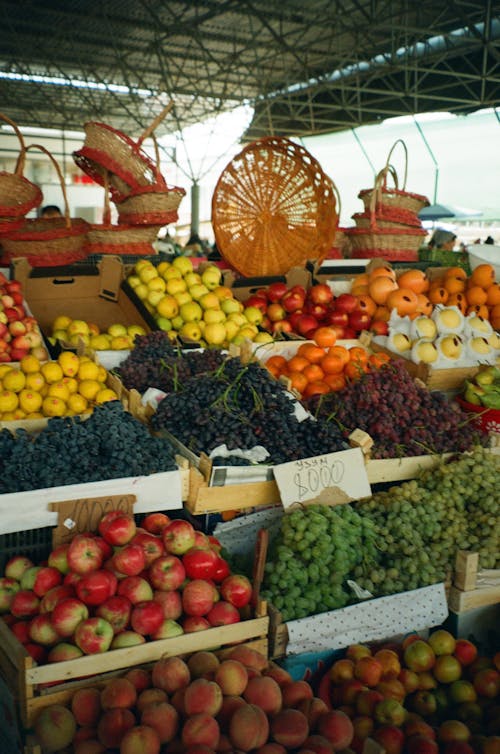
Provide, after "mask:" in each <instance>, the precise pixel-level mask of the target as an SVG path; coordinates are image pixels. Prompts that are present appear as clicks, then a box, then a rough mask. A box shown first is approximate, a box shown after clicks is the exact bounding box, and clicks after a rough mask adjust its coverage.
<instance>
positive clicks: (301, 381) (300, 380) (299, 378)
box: [288, 372, 308, 395]
mask: <svg viewBox="0 0 500 754" xmlns="http://www.w3.org/2000/svg"><path fill="white" fill-rule="evenodd" d="M288 377H289V379H290V386H291V387H293V388H295V390H297V392H298V393H300V394H301V395H302V393H303V392H304V390H305V389H306V386H307V385H308V380H307V377H306V376H305V374H302V372H289V374H288Z"/></svg>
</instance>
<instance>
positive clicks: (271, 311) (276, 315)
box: [266, 303, 286, 322]
mask: <svg viewBox="0 0 500 754" xmlns="http://www.w3.org/2000/svg"><path fill="white" fill-rule="evenodd" d="M266 313H267V316H268V317H269V319H270V320H271V322H280V321H281V320H282V319H285V317H286V311H285V309H284V308H283V307H282V306H281V304H278V303H275V304H269V306H268V307H267V309H266Z"/></svg>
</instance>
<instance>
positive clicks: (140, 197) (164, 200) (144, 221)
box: [116, 186, 186, 226]
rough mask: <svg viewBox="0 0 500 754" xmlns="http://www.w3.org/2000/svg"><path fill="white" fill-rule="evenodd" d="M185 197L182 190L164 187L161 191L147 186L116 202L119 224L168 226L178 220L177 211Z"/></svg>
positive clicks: (184, 192) (176, 187)
mask: <svg viewBox="0 0 500 754" xmlns="http://www.w3.org/2000/svg"><path fill="white" fill-rule="evenodd" d="M185 195H186V191H185V190H184V189H183V188H180V187H178V186H174V187H172V188H169V187H167V186H165V188H164V189H163V190H161V189H159V188H158V187H156V186H149V187H148V188H145V189H142V190H141V191H133V192H131V193H130V194H129V195H128V196H127V197H126V198H125V199H122V200H121V201H119V202H116V209H117V210H118V222H119V224H120V225H121V224H123V223H126V224H129V225H160V226H162V225H168V224H169V223H175V222H177V220H178V219H179V215H178V213H177V210H178V208H179V204H180V203H181V201H182V199H183V198H184V196H185Z"/></svg>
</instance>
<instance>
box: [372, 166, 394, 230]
mask: <svg viewBox="0 0 500 754" xmlns="http://www.w3.org/2000/svg"><path fill="white" fill-rule="evenodd" d="M388 174H390V175H391V178H392V180H393V181H394V187H395V188H396V190H397V189H398V174H397V173H396V169H395V168H394V166H393V165H386V167H384V168H382V170H381V171H380V172H379V173H378V175H377V177H376V178H375V185H374V187H373V191H372V194H371V197H370V228H371V229H372V230H378V225H377V213H376V210H377V206H378V204H379V202H381V201H382V189H385V188H386V187H387V175H388Z"/></svg>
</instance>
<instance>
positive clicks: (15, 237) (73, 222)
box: [1, 144, 90, 267]
mask: <svg viewBox="0 0 500 754" xmlns="http://www.w3.org/2000/svg"><path fill="white" fill-rule="evenodd" d="M29 149H39V150H41V151H42V152H44V153H45V154H46V155H47V156H48V157H49V159H50V160H51V161H52V163H53V165H54V167H55V169H56V173H57V176H58V178H59V182H60V184H61V190H62V194H63V199H64V217H38V218H35V219H29V218H27V219H24V220H23V223H22V224H21V225H20V226H19V227H18V228H17V229H16V230H13V231H6V232H4V233H3V235H2V238H1V244H2V249H3V252H4V255H5V258H6V259H7V260H8V261H9V262H10V261H12V259H15V258H16V257H25V258H26V259H27V260H28V262H29V263H30V265H31V266H32V267H53V266H59V265H65V264H71V263H73V262H78V261H80V260H82V259H85V257H86V252H85V243H86V236H87V231H88V229H89V227H90V226H89V223H87V222H86V220H84V219H83V218H80V217H76V218H72V217H70V210H69V204H68V197H67V194H66V187H65V182H64V177H63V175H62V173H61V169H60V167H59V165H58V163H57V160H56V159H55V158H54V156H53V155H52V154H51V153H50V152H49V150H48V149H46V148H45V147H43V146H42V145H40V144H30V145H29V146H28V147H26V148H25V153H26V152H27V151H28V150H29ZM23 159H24V156H23Z"/></svg>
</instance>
